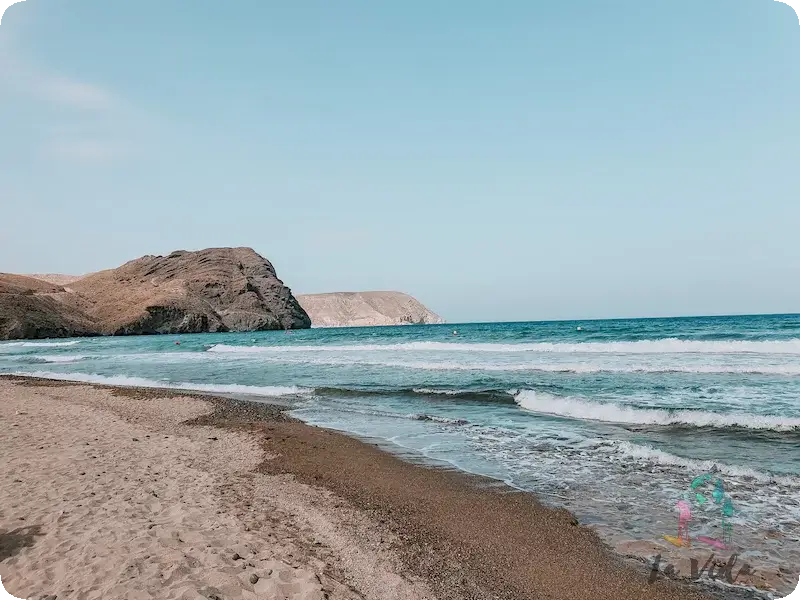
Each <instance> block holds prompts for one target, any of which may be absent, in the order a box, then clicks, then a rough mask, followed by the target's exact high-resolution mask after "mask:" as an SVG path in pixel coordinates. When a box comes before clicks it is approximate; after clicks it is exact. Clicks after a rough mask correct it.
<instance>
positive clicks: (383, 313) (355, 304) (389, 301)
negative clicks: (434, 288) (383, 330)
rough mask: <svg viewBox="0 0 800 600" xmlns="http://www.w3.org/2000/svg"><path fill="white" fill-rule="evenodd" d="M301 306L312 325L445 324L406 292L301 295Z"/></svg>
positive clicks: (298, 298) (299, 299)
mask: <svg viewBox="0 0 800 600" xmlns="http://www.w3.org/2000/svg"><path fill="white" fill-rule="evenodd" d="M297 300H298V301H299V302H300V305H301V306H302V307H303V308H304V309H305V311H306V312H307V313H308V315H309V316H310V317H311V323H312V327H373V326H377V325H432V324H438V323H444V322H445V321H444V319H442V318H441V317H440V316H439V315H437V314H436V313H434V312H432V311H430V310H429V309H428V308H426V307H425V306H424V305H423V304H422V303H421V302H419V301H418V300H417V299H416V298H413V297H411V296H409V295H408V294H404V293H402V292H333V293H329V294H305V295H303V294H301V295H298V296H297Z"/></svg>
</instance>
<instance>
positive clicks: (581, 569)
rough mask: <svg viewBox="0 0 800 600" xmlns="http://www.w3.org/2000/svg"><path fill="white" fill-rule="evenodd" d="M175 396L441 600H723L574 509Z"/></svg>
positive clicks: (244, 405) (285, 422)
mask: <svg viewBox="0 0 800 600" xmlns="http://www.w3.org/2000/svg"><path fill="white" fill-rule="evenodd" d="M18 381H19V380H18ZM19 382H20V383H22V384H23V385H25V384H26V383H25V382H24V381H19ZM27 384H29V385H42V384H45V385H57V386H61V385H71V384H69V383H65V382H42V381H40V380H36V381H31V380H28V383H27ZM112 389H114V391H115V394H118V395H131V396H136V397H139V398H141V397H149V396H152V397H156V396H157V397H161V398H163V397H164V395H165V393H164V391H163V390H151V389H124V388H112ZM169 394H170V395H171V396H172V395H175V396H195V397H202V398H203V399H204V400H210V401H212V402H213V404H214V407H215V410H214V412H213V413H212V414H210V415H208V416H203V417H199V418H198V419H195V420H194V421H193V422H192V423H193V424H196V425H205V426H208V425H212V426H217V427H222V428H229V429H234V430H237V431H247V432H251V433H252V434H254V435H257V436H259V438H260V443H261V444H262V447H263V448H264V451H265V453H266V454H267V455H268V456H270V457H271V458H270V459H269V460H265V461H264V462H263V463H261V465H260V466H259V470H261V471H262V472H264V473H267V474H292V475H294V476H295V477H296V478H297V480H299V481H300V482H303V483H307V484H311V485H314V486H319V487H322V488H326V489H328V490H330V491H332V492H333V493H335V494H337V495H338V496H340V497H342V498H343V499H346V500H348V501H349V502H351V503H353V504H354V505H355V506H357V507H359V508H360V509H361V510H363V511H365V512H366V513H368V514H369V515H370V516H371V517H373V518H374V519H376V520H377V521H378V522H380V523H381V524H382V526H384V527H385V528H386V530H387V532H392V533H394V534H396V536H397V538H398V539H399V540H401V542H400V545H401V547H400V548H398V549H397V550H398V552H399V554H400V556H401V558H402V560H403V561H404V563H405V565H406V568H407V569H408V570H409V571H410V572H412V573H414V574H416V575H418V576H421V577H423V578H425V579H426V580H427V581H428V582H429V584H430V585H431V587H432V589H433V590H434V592H435V593H436V594H437V597H438V598H440V599H441V600H444V599H449V598H453V599H455V598H465V599H466V598H469V599H472V598H475V599H489V598H503V599H515V600H524V599H529V598H530V599H551V600H576V599H583V598H586V599H593V600H594V599H597V600H600V599H609V600H612V599H613V600H692V599H702V598H712V597H717V596H712V595H711V592H706V591H701V590H700V589H698V588H697V587H696V586H692V585H688V584H685V583H683V582H677V581H670V580H666V579H665V578H664V577H663V576H661V575H659V576H658V577H657V578H655V581H652V582H651V581H650V575H651V573H650V571H649V570H648V567H647V566H646V565H636V564H633V563H630V562H626V561H624V560H623V559H621V558H619V557H617V556H615V555H614V554H612V553H611V552H610V551H609V550H608V549H607V548H606V547H605V546H604V545H603V544H602V542H601V541H600V540H599V538H598V537H597V535H596V534H595V533H594V532H593V531H591V530H590V529H587V528H584V527H581V526H579V525H578V523H577V521H576V520H575V518H574V517H573V516H572V515H571V514H570V513H569V512H567V511H565V510H555V509H552V508H548V507H545V506H543V505H542V504H540V503H539V502H538V501H537V499H536V498H535V496H534V495H532V494H528V493H521V492H516V491H514V490H511V489H510V488H507V487H505V486H501V485H498V484H497V482H494V481H491V480H489V479H486V478H482V477H476V476H470V475H466V474H463V473H460V472H455V471H450V470H444V469H438V468H431V467H427V466H422V465H416V464H412V463H409V462H406V461H403V460H401V459H400V458H398V457H396V456H393V455H391V454H389V453H387V452H384V451H382V450H380V449H379V448H378V447H377V446H376V445H374V444H370V443H368V442H364V441H360V440H357V439H354V438H350V437H347V436H345V435H342V434H339V433H335V432H332V431H329V430H325V429H321V428H317V427H312V426H308V425H305V424H303V423H300V422H298V421H296V420H294V419H291V418H288V417H286V416H285V415H284V414H283V412H282V409H281V408H280V407H276V406H271V405H266V404H261V403H251V402H245V401H240V400H231V399H227V398H216V397H211V396H207V395H202V396H198V395H196V394H186V393H181V392H169ZM727 597H732V596H727Z"/></svg>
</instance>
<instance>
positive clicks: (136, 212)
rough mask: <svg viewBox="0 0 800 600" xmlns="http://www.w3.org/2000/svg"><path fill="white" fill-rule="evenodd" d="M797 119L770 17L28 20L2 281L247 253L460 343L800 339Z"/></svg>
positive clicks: (0, 199)
mask: <svg viewBox="0 0 800 600" xmlns="http://www.w3.org/2000/svg"><path fill="white" fill-rule="evenodd" d="M799 106H800V26H799V25H798V17H797V16H796V15H795V13H794V11H793V10H792V9H791V8H790V7H789V6H787V5H785V4H782V3H779V2H773V1H772V0H703V1H702V2H698V1H697V0H691V1H682V0H677V1H676V0H670V1H669V2H647V1H643V0H637V1H636V2H634V1H616V2H610V3H607V4H605V5H604V4H602V3H598V2H594V1H569V0H566V1H565V0H558V1H555V0H552V1H550V2H539V1H528V0H513V1H512V0H509V1H507V2H502V3H498V2H490V1H489V0H486V1H474V0H462V1H460V2H454V1H452V0H447V1H444V0H424V1H422V0H406V1H403V2H392V3H389V2H374V1H367V0H363V1H354V0H341V1H339V2H330V1H328V0H311V1H307V2H302V3H301V2H276V1H271V0H270V1H263V0H262V1H258V2H255V1H254V2H248V1H239V2H235V3H225V2H207V1H192V2H190V3H187V2H180V3H178V2H169V1H163V0H159V1H157V2H156V1H149V0H148V1H145V2H141V1H139V2H108V1H99V0H97V1H95V0H92V1H86V0H27V1H25V2H22V3H20V4H16V5H14V6H12V7H11V8H9V9H8V11H7V12H6V14H5V16H4V17H3V21H2V26H0V204H1V206H0V209H1V212H0V214H1V215H2V216H1V218H0V271H12V272H66V273H83V272H88V271H93V270H97V269H101V268H107V267H113V266H116V265H118V264H120V263H122V262H124V261H126V260H129V259H132V258H135V257H137V256H140V255H142V254H164V253H168V252H170V251H172V250H174V249H198V248H202V247H208V246H229V245H235V246H252V247H253V248H255V249H256V250H257V251H258V252H260V253H262V254H264V255H265V256H267V257H268V258H269V259H270V260H271V261H272V262H273V263H274V264H275V266H276V268H277V269H278V274H279V276H280V277H281V278H282V279H283V280H284V281H285V282H286V283H287V284H288V285H289V286H290V287H292V289H293V290H294V291H295V292H298V293H306V292H324V291H340V290H366V289H398V290H402V291H406V292H409V293H411V294H413V295H415V296H417V297H418V298H419V299H420V300H422V301H423V302H425V303H426V304H428V305H429V306H430V307H431V308H433V309H434V310H436V311H437V312H439V313H441V314H442V315H444V316H445V317H446V318H447V319H448V320H450V321H469V320H526V319H549V318H591V317H613V316H659V315H682V314H721V313H742V312H747V313H750V312H800V177H798V174H799V173H800V112H799V111H798V107H799Z"/></svg>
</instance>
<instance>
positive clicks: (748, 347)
mask: <svg viewBox="0 0 800 600" xmlns="http://www.w3.org/2000/svg"><path fill="white" fill-rule="evenodd" d="M404 351H436V352H531V353H549V354H562V353H567V354H572V353H576V354H687V353H689V354H797V355H800V339H791V340H772V341H745V340H729V341H708V340H682V339H678V338H663V339H654V340H639V341H635V342H579V343H556V342H537V343H520V344H493V343H472V344H471V343H449V342H405V343H401V344H361V345H336V346H323V345H320V346H291V345H280V346H234V345H229V344H215V345H213V346H210V347H209V348H208V352H233V353H274V352H404Z"/></svg>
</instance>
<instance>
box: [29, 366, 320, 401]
mask: <svg viewBox="0 0 800 600" xmlns="http://www.w3.org/2000/svg"><path fill="white" fill-rule="evenodd" d="M15 375H23V376H27V377H36V378H40V379H57V380H59V381H77V382H82V383H99V384H102V385H115V386H121V387H144V388H168V389H176V390H188V391H198V392H209V393H212V394H246V395H249V396H268V397H278V396H305V395H308V394H312V393H314V390H313V389H312V388H302V387H297V386H293V385H292V386H257V385H240V384H224V383H223V384H206V383H183V382H180V383H173V382H170V381H154V380H152V379H145V378H143V377H128V376H125V375H114V376H111V377H107V376H104V375H88V374H84V373H51V372H47V371H34V372H32V373H24V372H20V373H15Z"/></svg>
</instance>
